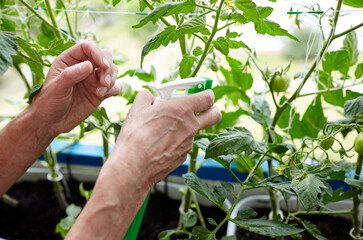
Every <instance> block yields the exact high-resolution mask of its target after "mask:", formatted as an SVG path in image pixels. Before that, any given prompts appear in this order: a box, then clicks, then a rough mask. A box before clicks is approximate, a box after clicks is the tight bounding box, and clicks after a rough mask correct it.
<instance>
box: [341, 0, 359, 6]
mask: <svg viewBox="0 0 363 240" xmlns="http://www.w3.org/2000/svg"><path fill="white" fill-rule="evenodd" d="M343 3H344V4H345V5H348V6H351V7H356V8H363V2H362V1H361V0H344V1H343Z"/></svg>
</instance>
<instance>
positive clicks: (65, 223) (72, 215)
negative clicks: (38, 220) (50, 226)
mask: <svg viewBox="0 0 363 240" xmlns="http://www.w3.org/2000/svg"><path fill="white" fill-rule="evenodd" d="M81 210H82V208H81V207H79V206H76V205H74V204H71V205H69V206H68V207H67V209H66V213H67V217H65V218H63V219H62V220H61V221H60V222H59V223H58V224H57V226H56V229H55V232H56V233H60V234H61V236H62V237H63V238H64V237H65V236H66V235H67V233H68V231H69V230H70V229H71V227H72V225H73V224H74V222H75V221H76V219H77V217H78V215H79V214H80V212H81Z"/></svg>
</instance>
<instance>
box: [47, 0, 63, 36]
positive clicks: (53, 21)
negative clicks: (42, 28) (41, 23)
mask: <svg viewBox="0 0 363 240" xmlns="http://www.w3.org/2000/svg"><path fill="white" fill-rule="evenodd" d="M45 4H46V6H47V11H48V13H49V17H50V20H51V21H52V23H53V26H54V27H55V28H56V29H57V30H54V33H55V35H56V36H57V38H58V39H61V38H62V36H61V35H60V33H59V30H58V25H57V20H56V19H55V17H54V13H53V11H52V6H51V5H50V2H49V0H45Z"/></svg>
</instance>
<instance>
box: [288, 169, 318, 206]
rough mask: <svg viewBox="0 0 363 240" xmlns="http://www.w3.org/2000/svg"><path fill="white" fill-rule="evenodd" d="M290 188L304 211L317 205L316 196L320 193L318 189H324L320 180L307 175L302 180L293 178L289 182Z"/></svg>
mask: <svg viewBox="0 0 363 240" xmlns="http://www.w3.org/2000/svg"><path fill="white" fill-rule="evenodd" d="M291 188H292V189H293V190H294V191H295V193H296V195H297V197H298V199H299V201H300V202H301V204H302V205H303V206H304V208H305V209H306V210H310V209H311V208H312V207H314V206H315V205H317V204H318V203H319V198H318V194H319V193H321V192H322V191H321V189H320V188H325V185H324V183H323V182H322V181H321V180H320V178H318V177H316V176H315V175H313V174H307V175H306V176H305V177H303V178H302V179H299V178H294V179H293V180H292V182H291Z"/></svg>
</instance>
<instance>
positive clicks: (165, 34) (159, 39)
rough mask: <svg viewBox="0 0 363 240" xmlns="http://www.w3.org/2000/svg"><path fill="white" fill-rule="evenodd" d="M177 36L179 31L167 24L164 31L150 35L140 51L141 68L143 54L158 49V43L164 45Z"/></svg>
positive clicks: (176, 38)
mask: <svg viewBox="0 0 363 240" xmlns="http://www.w3.org/2000/svg"><path fill="white" fill-rule="evenodd" d="M178 38H179V33H178V31H177V30H176V27H175V26H169V27H166V28H165V29H164V31H162V32H160V33H159V34H158V35H156V36H154V37H152V38H151V39H150V40H149V41H148V42H147V43H146V44H145V46H144V48H143V49H142V52H141V62H140V66H141V68H142V63H143V61H144V58H145V56H146V55H147V54H148V53H149V52H150V51H151V50H155V49H158V48H159V47H160V45H163V46H164V47H166V46H167V45H168V44H169V43H170V42H171V43H174V42H176V40H178Z"/></svg>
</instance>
